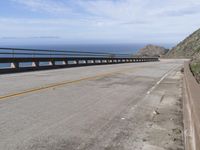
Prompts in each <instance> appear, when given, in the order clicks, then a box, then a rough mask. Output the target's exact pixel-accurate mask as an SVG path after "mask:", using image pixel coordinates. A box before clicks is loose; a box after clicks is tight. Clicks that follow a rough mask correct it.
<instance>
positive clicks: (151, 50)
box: [137, 45, 168, 57]
mask: <svg viewBox="0 0 200 150" xmlns="http://www.w3.org/2000/svg"><path fill="white" fill-rule="evenodd" d="M167 52H168V49H165V48H164V47H160V46H155V45H147V46H146V47H144V48H142V49H140V50H139V52H138V53H137V55H140V56H156V57H161V56H163V55H165V54H166V53H167Z"/></svg>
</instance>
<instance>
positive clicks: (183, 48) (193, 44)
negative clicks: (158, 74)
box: [167, 29, 200, 58]
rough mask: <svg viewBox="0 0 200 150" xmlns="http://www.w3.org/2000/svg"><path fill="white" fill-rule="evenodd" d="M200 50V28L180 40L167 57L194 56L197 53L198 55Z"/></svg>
mask: <svg viewBox="0 0 200 150" xmlns="http://www.w3.org/2000/svg"><path fill="white" fill-rule="evenodd" d="M199 50H200V29H199V30H197V31H195V32H194V33H192V34H191V35H190V36H189V37H187V38H186V39H185V40H183V41H182V42H180V43H179V44H178V45H177V46H176V47H174V48H173V49H172V50H171V51H169V52H168V54H167V57H172V58H192V57H194V56H195V55H197V53H198V52H199ZM195 57H196V56H195ZM197 57H198V55H197Z"/></svg>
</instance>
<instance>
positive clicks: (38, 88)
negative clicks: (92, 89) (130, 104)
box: [0, 67, 142, 100]
mask: <svg viewBox="0 0 200 150" xmlns="http://www.w3.org/2000/svg"><path fill="white" fill-rule="evenodd" d="M141 68H142V67H140V68H135V69H134V71H135V70H139V69H141ZM131 69H133V68H126V69H122V70H119V71H113V72H109V73H104V74H99V75H96V76H91V77H86V78H81V79H78V80H72V81H63V82H60V83H53V84H49V85H46V86H43V87H37V88H32V89H28V90H24V91H22V92H17V93H10V94H7V95H3V96H0V100H5V99H8V98H14V97H19V96H22V95H25V94H29V93H34V92H39V91H42V90H46V89H50V88H54V87H60V86H63V85H67V84H73V83H79V82H81V81H86V80H94V79H97V78H100V77H106V76H111V75H114V74H117V73H122V72H127V71H133V70H131Z"/></svg>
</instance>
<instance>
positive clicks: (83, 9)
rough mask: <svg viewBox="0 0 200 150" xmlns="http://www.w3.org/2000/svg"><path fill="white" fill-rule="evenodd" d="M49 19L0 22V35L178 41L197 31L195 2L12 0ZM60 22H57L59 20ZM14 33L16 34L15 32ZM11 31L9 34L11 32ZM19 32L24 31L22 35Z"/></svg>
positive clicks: (197, 15) (198, 23) (197, 5)
mask: <svg viewBox="0 0 200 150" xmlns="http://www.w3.org/2000/svg"><path fill="white" fill-rule="evenodd" d="M12 2H14V3H15V4H19V5H20V6H22V7H24V8H27V10H31V11H34V12H39V13H46V14H51V15H52V17H51V18H52V19H49V18H46V19H45V18H43V19H40V18H38V19H33V18H29V19H27V18H24V19H17V18H10V19H5V18H1V19H0V31H2V32H1V33H5V32H3V29H9V30H8V31H7V32H9V33H10V34H12V33H17V34H18V35H22V34H25V35H27V34H30V35H31V34H33V35H35V36H38V34H42V35H55V36H59V37H64V38H70V37H71V38H73V39H83V38H85V37H86V36H87V37H88V38H91V39H94V38H97V39H98V38H99V39H103V38H105V39H116V38H119V39H120V38H121V39H122V40H124V41H126V40H129V41H133V42H135V41H136V42H137V41H142V40H143V41H144V40H146V41H148V40H149V41H156V40H159V41H162V42H164V41H166V42H173V41H179V40H181V39H182V38H184V36H186V35H187V34H189V33H191V32H192V31H193V30H195V29H197V28H198V27H200V20H199V18H200V11H199V7H200V1H199V0H162V1H161V0H12ZM59 18H60V19H59ZM15 30H16V31H15ZM11 31H12V32H11ZM22 31H24V32H23V33H22Z"/></svg>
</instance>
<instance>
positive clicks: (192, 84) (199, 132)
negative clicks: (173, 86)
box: [184, 62, 200, 150]
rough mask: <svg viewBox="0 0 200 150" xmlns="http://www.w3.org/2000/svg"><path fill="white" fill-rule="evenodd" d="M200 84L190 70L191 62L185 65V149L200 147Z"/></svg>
mask: <svg viewBox="0 0 200 150" xmlns="http://www.w3.org/2000/svg"><path fill="white" fill-rule="evenodd" d="M199 125H200V85H199V84H198V83H197V81H196V80H195V78H194V76H193V74H192V73H191V71H190V68H189V63H188V62H186V63H185V66H184V135H185V149H186V150H199V149H200V126H199Z"/></svg>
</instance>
